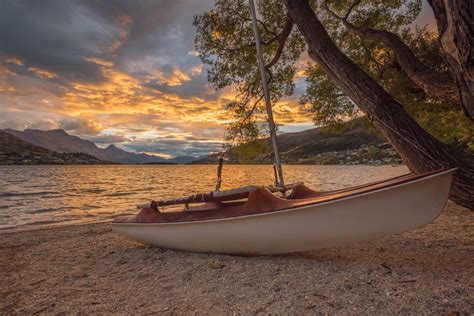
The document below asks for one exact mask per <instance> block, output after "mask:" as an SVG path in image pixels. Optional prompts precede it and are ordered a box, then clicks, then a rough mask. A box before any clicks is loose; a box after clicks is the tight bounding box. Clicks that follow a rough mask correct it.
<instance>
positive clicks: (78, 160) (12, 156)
mask: <svg viewBox="0 0 474 316" xmlns="http://www.w3.org/2000/svg"><path fill="white" fill-rule="evenodd" d="M104 163H108V162H106V161H103V160H100V159H97V158H95V157H92V156H90V155H87V154H84V153H58V152H55V151H52V150H49V149H46V148H43V147H39V146H35V145H33V144H30V143H28V142H25V141H23V140H21V139H19V138H18V137H16V136H13V135H11V134H9V133H6V132H4V131H1V130H0V165H40V164H61V165H71V164H104Z"/></svg>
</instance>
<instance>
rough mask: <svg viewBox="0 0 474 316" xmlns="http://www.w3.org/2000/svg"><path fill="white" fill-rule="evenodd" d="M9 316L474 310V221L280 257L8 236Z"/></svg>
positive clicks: (1, 244) (0, 290) (60, 230)
mask: <svg viewBox="0 0 474 316" xmlns="http://www.w3.org/2000/svg"><path fill="white" fill-rule="evenodd" d="M0 236H1V238H0V279H1V280H2V286H1V287H0V314H4V315H24V314H70V313H74V314H110V313H113V314H130V313H134V314H149V313H159V314H236V313H237V314H268V313H282V314H361V313H364V314H367V313H369V314H433V313H434V314H455V313H460V314H474V266H473V264H472V262H473V259H474V216H473V213H472V212H470V211H469V210H467V209H464V208H462V207H459V206H457V205H455V204H454V203H452V202H449V203H448V206H447V208H446V209H445V211H444V212H443V213H442V215H441V216H440V217H439V218H438V219H437V220H436V221H435V222H434V223H433V224H430V225H428V226H426V227H424V228H421V229H418V230H414V231H411V232H407V233H404V234H401V235H395V236H390V237H386V238H383V239H379V240H376V241H371V242H365V243H358V244H355V245H350V246H346V247H343V248H332V249H323V250H318V251H312V252H305V253H296V254H289V255H281V256H260V257H239V256H227V255H215V254H212V255H208V254H192V253H184V252H178V251H172V250H166V249H161V248H156V247H149V246H145V245H142V244H139V243H136V242H134V241H131V240H128V239H126V238H124V237H122V236H119V235H117V234H115V233H114V232H113V231H112V230H111V228H110V225H108V224H107V223H100V224H87V225H75V226H61V227H55V228H43V229H39V230H31V231H20V232H9V233H2V234H1V235H0Z"/></svg>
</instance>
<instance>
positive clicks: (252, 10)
mask: <svg viewBox="0 0 474 316" xmlns="http://www.w3.org/2000/svg"><path fill="white" fill-rule="evenodd" d="M249 4H250V15H251V16H252V26H253V32H254V34H255V44H256V46H257V58H258V66H259V68H260V77H261V78H262V84H263V95H264V97H265V104H266V108H267V117H268V125H269V128H270V135H271V138H272V144H273V153H274V155H275V167H276V170H277V174H278V186H279V187H282V188H283V187H285V181H284V180H283V170H282V168H281V161H280V150H279V149H278V141H277V135H276V126H275V121H274V120H273V111H272V104H271V100H270V92H269V90H268V81H267V74H266V71H265V64H264V61H263V53H262V47H261V43H260V35H259V34H258V27H257V15H256V13H255V4H254V2H253V0H249Z"/></svg>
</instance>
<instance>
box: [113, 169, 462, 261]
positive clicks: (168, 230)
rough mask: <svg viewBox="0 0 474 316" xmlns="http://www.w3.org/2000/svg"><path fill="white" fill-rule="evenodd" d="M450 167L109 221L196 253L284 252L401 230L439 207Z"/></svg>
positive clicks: (427, 219)
mask: <svg viewBox="0 0 474 316" xmlns="http://www.w3.org/2000/svg"><path fill="white" fill-rule="evenodd" d="M453 172H454V170H448V171H444V172H441V173H437V174H434V175H430V176H427V177H424V178H421V179H417V180H414V181H410V182H407V183H403V184H399V185H395V186H391V187H388V188H383V189H379V190H375V191H371V192H367V193H362V194H358V195H354V196H349V197H345V198H342V199H338V200H334V201H329V202H323V203H320V204H315V205H308V206H303V207H297V208H293V209H289V210H281V211H274V212H268V213H261V214H254V215H247V216H240V217H234V218H225V219H213V220H203V221H193V222H177V223H112V227H113V229H114V230H116V231H117V232H119V233H121V234H123V235H125V236H128V237H130V238H132V239H135V240H137V241H140V242H142V243H145V244H150V245H155V246H158V247H163V248H169V249H176V250H182V251H190V252H200V253H224V254H246V255H268V254H283V253H291V252H299V251H308V250H314V249H320V248H327V247H333V246H340V245H345V244H349V243H353V242H358V241H365V240H370V239H374V238H379V237H383V236H387V235H391V234H397V233H402V232H405V231H408V230H411V229H414V228H419V227H422V226H424V225H427V224H429V223H431V222H433V221H434V220H435V219H436V218H437V217H438V216H439V214H440V213H441V212H442V211H443V209H444V207H445V205H446V202H447V199H448V195H449V191H450V187H451V181H452V175H453Z"/></svg>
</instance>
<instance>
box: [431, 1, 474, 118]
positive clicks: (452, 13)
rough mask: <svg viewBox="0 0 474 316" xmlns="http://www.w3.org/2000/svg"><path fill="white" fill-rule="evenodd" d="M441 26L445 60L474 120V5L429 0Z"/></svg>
mask: <svg viewBox="0 0 474 316" xmlns="http://www.w3.org/2000/svg"><path fill="white" fill-rule="evenodd" d="M428 2H429V4H430V6H431V8H432V9H433V13H434V16H435V18H436V23H437V24H438V33H439V39H440V42H441V48H442V50H443V52H444V57H445V59H446V61H447V63H448V65H449V66H450V68H451V71H452V73H453V74H454V75H455V78H456V83H457V86H458V90H459V94H460V97H461V104H462V106H463V109H464V112H465V113H466V115H469V117H470V118H471V119H473V118H474V56H472V50H473V48H474V44H473V40H474V39H473V37H474V17H473V16H474V2H473V1H472V0H449V1H448V0H428Z"/></svg>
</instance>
